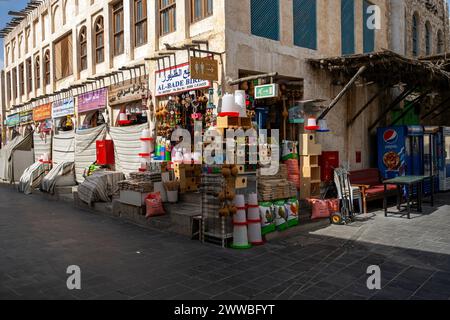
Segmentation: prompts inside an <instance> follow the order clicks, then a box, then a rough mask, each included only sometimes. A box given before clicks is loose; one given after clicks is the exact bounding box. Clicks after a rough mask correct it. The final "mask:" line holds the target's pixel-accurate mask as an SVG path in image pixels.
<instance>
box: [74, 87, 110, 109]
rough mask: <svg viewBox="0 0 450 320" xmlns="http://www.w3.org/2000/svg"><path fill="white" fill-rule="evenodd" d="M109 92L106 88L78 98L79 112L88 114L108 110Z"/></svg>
mask: <svg viewBox="0 0 450 320" xmlns="http://www.w3.org/2000/svg"><path fill="white" fill-rule="evenodd" d="M107 95H108V90H107V89H106V88H103V89H99V90H95V91H91V92H88V93H84V94H81V95H79V96H78V112H79V113H83V112H88V111H94V110H98V109H103V108H106V104H107Z"/></svg>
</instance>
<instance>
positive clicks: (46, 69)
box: [44, 49, 50, 85]
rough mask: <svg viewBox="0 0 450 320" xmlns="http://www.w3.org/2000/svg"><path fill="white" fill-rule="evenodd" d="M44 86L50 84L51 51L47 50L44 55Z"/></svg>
mask: <svg viewBox="0 0 450 320" xmlns="http://www.w3.org/2000/svg"><path fill="white" fill-rule="evenodd" d="M44 84H45V85H49V84H50V50H48V49H47V50H45V53H44Z"/></svg>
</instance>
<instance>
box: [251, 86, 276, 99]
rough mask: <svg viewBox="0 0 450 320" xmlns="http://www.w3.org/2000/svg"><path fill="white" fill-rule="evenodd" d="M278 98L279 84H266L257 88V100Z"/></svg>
mask: <svg viewBox="0 0 450 320" xmlns="http://www.w3.org/2000/svg"><path fill="white" fill-rule="evenodd" d="M275 97H278V84H265V85H262V86H256V87H255V99H268V98H275Z"/></svg>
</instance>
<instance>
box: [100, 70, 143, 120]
mask: <svg viewBox="0 0 450 320" xmlns="http://www.w3.org/2000/svg"><path fill="white" fill-rule="evenodd" d="M149 98H151V95H150V92H149V90H148V81H147V80H146V78H145V77H141V78H139V79H133V80H127V81H125V82H122V83H120V84H116V85H113V86H110V87H109V90H108V101H109V108H110V114H111V126H113V127H123V126H132V125H140V124H144V123H147V122H148V118H147V116H148V115H147V110H148V108H147V102H148V99H149Z"/></svg>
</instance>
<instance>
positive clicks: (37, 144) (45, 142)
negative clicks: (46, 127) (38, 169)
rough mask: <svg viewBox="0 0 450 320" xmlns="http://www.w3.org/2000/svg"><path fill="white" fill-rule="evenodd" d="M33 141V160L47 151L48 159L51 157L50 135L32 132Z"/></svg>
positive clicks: (36, 159)
mask: <svg viewBox="0 0 450 320" xmlns="http://www.w3.org/2000/svg"><path fill="white" fill-rule="evenodd" d="M33 142H34V161H38V160H39V158H40V157H41V156H42V155H43V154H44V153H48V155H49V157H50V159H51V157H52V136H51V135H45V136H44V134H40V133H37V132H34V134H33Z"/></svg>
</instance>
